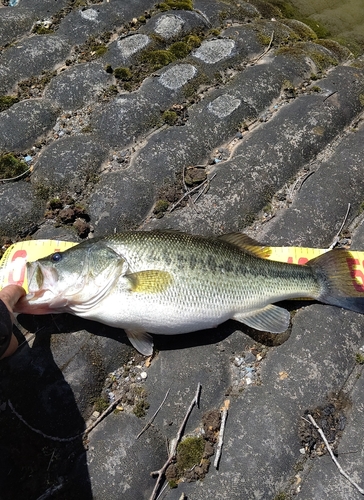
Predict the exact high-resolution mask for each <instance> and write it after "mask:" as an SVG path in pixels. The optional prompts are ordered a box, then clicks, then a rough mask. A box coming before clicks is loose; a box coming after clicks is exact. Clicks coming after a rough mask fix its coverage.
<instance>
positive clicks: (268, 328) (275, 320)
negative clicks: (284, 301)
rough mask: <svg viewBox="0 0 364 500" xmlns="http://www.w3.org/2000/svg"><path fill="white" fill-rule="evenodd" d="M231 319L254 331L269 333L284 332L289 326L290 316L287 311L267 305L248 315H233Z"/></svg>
mask: <svg viewBox="0 0 364 500" xmlns="http://www.w3.org/2000/svg"><path fill="white" fill-rule="evenodd" d="M233 319H235V320H236V321H240V322H241V323H244V324H246V325H248V326H251V327H252V328H255V329H256V330H259V331H263V332H270V333H282V332H285V331H286V330H287V328H288V326H289V322H290V314H289V312H288V311H287V309H283V307H278V306H275V305H273V304H269V305H267V306H265V307H263V308H262V309H258V310H256V311H252V312H251V313H249V314H246V313H244V314H239V313H238V314H235V315H234V316H233Z"/></svg>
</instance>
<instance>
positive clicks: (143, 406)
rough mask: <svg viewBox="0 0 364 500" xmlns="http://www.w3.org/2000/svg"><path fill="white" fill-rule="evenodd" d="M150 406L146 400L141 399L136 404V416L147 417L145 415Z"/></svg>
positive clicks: (134, 410) (134, 409)
mask: <svg viewBox="0 0 364 500" xmlns="http://www.w3.org/2000/svg"><path fill="white" fill-rule="evenodd" d="M149 406H150V405H149V403H148V402H147V401H146V400H145V399H140V400H139V401H137V402H136V403H135V406H134V408H133V413H134V415H135V416H136V417H138V418H142V417H145V414H146V412H147V409H148V408H149Z"/></svg>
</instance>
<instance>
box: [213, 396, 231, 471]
mask: <svg viewBox="0 0 364 500" xmlns="http://www.w3.org/2000/svg"><path fill="white" fill-rule="evenodd" d="M229 406H230V399H225V401H224V405H223V407H222V408H221V412H222V413H221V425H220V431H219V438H218V441H217V448H216V456H215V460H214V467H215V469H217V468H218V466H219V460H220V456H221V450H222V446H223V444H224V432H225V423H226V419H227V414H228V411H229Z"/></svg>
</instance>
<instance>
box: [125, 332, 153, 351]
mask: <svg viewBox="0 0 364 500" xmlns="http://www.w3.org/2000/svg"><path fill="white" fill-rule="evenodd" d="M125 333H126V334H127V336H128V339H129V341H130V343H131V344H132V346H133V347H135V349H136V350H137V351H139V352H140V353H141V354H143V355H144V356H151V355H152V354H153V338H152V336H151V335H149V333H147V332H144V331H143V330H137V329H135V330H125Z"/></svg>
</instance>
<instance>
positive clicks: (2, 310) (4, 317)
mask: <svg viewBox="0 0 364 500" xmlns="http://www.w3.org/2000/svg"><path fill="white" fill-rule="evenodd" d="M12 333H13V322H12V321H11V315H10V312H9V310H8V308H7V307H6V305H5V304H4V302H3V301H2V300H1V299H0V358H1V356H2V355H3V354H4V352H5V351H6V349H7V348H8V347H9V344H10V339H11V335H12Z"/></svg>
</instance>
